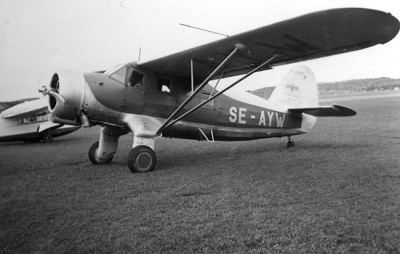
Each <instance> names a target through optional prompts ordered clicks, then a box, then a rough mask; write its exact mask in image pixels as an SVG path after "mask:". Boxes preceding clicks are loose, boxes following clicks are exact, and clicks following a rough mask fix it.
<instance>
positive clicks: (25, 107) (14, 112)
mask: <svg viewBox="0 0 400 254" xmlns="http://www.w3.org/2000/svg"><path fill="white" fill-rule="evenodd" d="M40 112H43V113H47V100H46V98H42V99H37V100H33V101H28V102H24V103H20V104H17V105H15V106H14V107H11V108H8V109H6V110H4V111H3V112H1V116H2V117H3V118H13V117H17V116H21V115H27V114H30V115H35V114H36V113H40Z"/></svg>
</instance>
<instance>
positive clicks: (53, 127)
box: [0, 98, 80, 143]
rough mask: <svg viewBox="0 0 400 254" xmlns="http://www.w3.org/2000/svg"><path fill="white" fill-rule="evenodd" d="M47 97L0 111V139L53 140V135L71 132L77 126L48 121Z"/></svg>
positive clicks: (45, 141)
mask: <svg viewBox="0 0 400 254" xmlns="http://www.w3.org/2000/svg"><path fill="white" fill-rule="evenodd" d="M49 117H50V118H51V115H49V111H48V100H47V98H41V99H37V100H31V101H27V102H23V103H20V104H17V105H15V106H13V107H11V108H8V109H6V110H4V111H2V112H1V113H0V141H6V142H9V141H24V142H39V141H42V142H44V143H51V142H53V137H58V136H62V135H66V134H68V133H71V132H73V131H75V130H77V129H79V128H80V127H79V126H71V125H64V124H59V123H53V122H52V121H50V119H49Z"/></svg>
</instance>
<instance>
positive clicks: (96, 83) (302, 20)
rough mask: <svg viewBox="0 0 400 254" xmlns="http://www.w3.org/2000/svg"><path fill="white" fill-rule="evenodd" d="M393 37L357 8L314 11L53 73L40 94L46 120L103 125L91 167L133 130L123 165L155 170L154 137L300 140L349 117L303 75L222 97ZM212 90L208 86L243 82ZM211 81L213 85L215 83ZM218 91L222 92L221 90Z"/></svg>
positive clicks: (383, 23) (106, 159) (389, 19)
mask: <svg viewBox="0 0 400 254" xmlns="http://www.w3.org/2000/svg"><path fill="white" fill-rule="evenodd" d="M398 31H399V21H398V20H397V19H396V18H395V17H393V16H392V15H390V14H388V13H383V12H380V11H376V10H369V9H361V8H344V9H333V10H326V11H320V12H315V13H311V14H307V15H303V16H300V17H297V18H293V19H290V20H286V21H282V22H279V23H276V24H273V25H269V26H265V27H261V28H258V29H255V30H252V31H248V32H245V33H242V34H238V35H235V36H231V37H227V38H224V39H221V40H219V41H216V42H212V43H209V44H205V45H202V46H199V47H196V48H193V49H189V50H185V51H183V52H179V53H176V54H173V55H170V56H166V57H162V58H159V59H156V60H152V61H148V62H144V63H128V64H123V65H119V66H116V67H114V68H111V69H109V70H107V71H100V72H93V73H83V74H82V73H73V72H64V71H60V72H56V73H54V75H53V76H52V79H51V82H50V84H49V85H48V87H44V88H43V90H42V93H43V94H45V95H49V96H48V98H49V110H50V112H51V114H52V115H53V120H54V122H55V123H64V124H71V125H78V126H85V127H89V126H92V125H101V126H103V127H102V128H101V131H100V140H99V142H96V143H94V144H93V145H92V147H91V148H90V149H89V159H90V160H91V162H92V163H94V164H105V163H110V162H111V161H112V159H113V155H114V154H115V153H116V152H117V147H118V139H119V137H120V136H121V135H124V134H127V133H129V132H133V144H132V149H131V151H130V152H129V154H128V158H127V161H128V166H129V168H130V169H131V171H132V172H146V171H151V170H153V169H154V167H155V164H156V155H155V152H154V140H155V139H156V138H157V137H161V136H162V137H173V138H185V139H197V140H208V141H214V140H250V139H261V138H272V137H283V136H287V137H288V143H287V145H288V146H289V147H290V146H293V145H294V142H293V140H292V139H291V137H292V136H293V135H298V134H303V133H307V132H308V131H309V130H311V128H312V127H313V126H314V124H315V122H316V117H318V116H352V115H355V112H354V111H353V110H351V109H348V108H345V107H342V106H338V105H332V106H320V105H319V102H318V91H317V86H316V82H315V79H314V76H313V74H312V73H311V71H310V70H309V69H308V68H307V67H304V66H299V67H296V68H294V69H293V70H292V71H290V72H289V73H288V74H287V76H286V77H285V78H284V79H283V81H282V82H281V84H280V85H278V86H277V87H276V89H275V90H274V92H273V94H272V95H271V97H270V98H269V100H263V99H261V98H258V97H256V96H252V95H250V94H248V93H245V92H241V93H232V92H226V91H227V90H228V89H229V88H231V87H232V86H234V85H236V84H238V83H239V82H241V81H242V80H244V79H245V78H247V77H248V76H250V75H251V74H253V73H254V72H257V71H263V70H268V69H271V68H272V67H275V66H279V65H283V64H288V63H294V62H299V61H304V60H309V59H314V58H319V57H325V56H330V55H334V54H340V53H345V52H350V51H354V50H359V49H363V48H367V47H370V46H374V45H377V44H384V43H386V42H388V41H390V40H392V39H393V38H394V37H395V36H396V34H397V33H398ZM242 74H244V76H241V77H240V78H239V79H238V80H237V81H236V82H233V83H232V84H231V85H230V86H228V87H226V88H224V89H222V90H221V91H217V89H215V88H212V87H211V86H209V85H208V82H209V81H210V80H218V81H219V80H220V79H222V78H225V77H232V76H236V75H242ZM217 84H218V83H217ZM225 92H226V93H225Z"/></svg>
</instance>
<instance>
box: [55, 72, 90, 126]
mask: <svg viewBox="0 0 400 254" xmlns="http://www.w3.org/2000/svg"><path fill="white" fill-rule="evenodd" d="M85 83H86V81H85V78H84V76H83V73H79V72H70V71H60V72H56V73H54V74H53V76H52V78H51V81H50V85H49V89H48V92H47V93H48V95H49V101H48V102H49V103H48V107H49V111H50V113H51V117H52V121H53V122H57V123H62V124H71V125H80V124H81V120H80V115H81V111H82V104H83V100H84V91H85Z"/></svg>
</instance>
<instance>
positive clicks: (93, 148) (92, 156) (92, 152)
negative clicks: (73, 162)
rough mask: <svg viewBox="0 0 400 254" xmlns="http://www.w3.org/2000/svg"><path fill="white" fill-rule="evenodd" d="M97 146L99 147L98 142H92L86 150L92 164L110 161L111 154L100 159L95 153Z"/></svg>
mask: <svg viewBox="0 0 400 254" xmlns="http://www.w3.org/2000/svg"><path fill="white" fill-rule="evenodd" d="M97 148H99V142H96V143H94V144H93V145H92V146H91V147H90V148H89V152H88V156H89V160H90V161H91V162H92V163H93V164H108V163H110V162H111V161H112V159H113V156H111V157H110V158H107V159H100V158H98V157H97V155H96V151H97Z"/></svg>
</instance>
